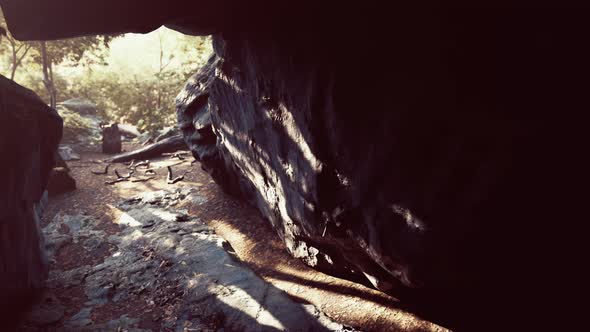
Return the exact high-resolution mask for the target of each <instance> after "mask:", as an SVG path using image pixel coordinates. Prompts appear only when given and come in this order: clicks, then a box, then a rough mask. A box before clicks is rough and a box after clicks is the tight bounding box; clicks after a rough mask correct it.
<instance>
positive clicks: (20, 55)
mask: <svg viewBox="0 0 590 332" xmlns="http://www.w3.org/2000/svg"><path fill="white" fill-rule="evenodd" d="M5 26H6V21H5V19H4V15H2V13H1V12H0V29H2V32H3V33H2V35H3V37H4V38H2V37H0V42H2V41H5V43H7V44H8V53H9V58H10V79H11V80H14V76H15V75H16V71H17V69H18V67H19V66H20V65H21V64H22V62H23V59H24V58H25V57H26V56H27V54H28V53H29V51H30V50H31V48H32V46H33V43H31V42H21V41H18V40H16V39H14V37H12V35H11V34H10V32H8V31H7V30H6V29H4V27H5ZM2 44H4V43H2ZM5 52H6V50H5V49H4V47H2V48H0V54H3V53H5Z"/></svg>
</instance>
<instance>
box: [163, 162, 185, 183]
mask: <svg viewBox="0 0 590 332" xmlns="http://www.w3.org/2000/svg"><path fill="white" fill-rule="evenodd" d="M167 168H168V177H167V178H166V183H167V184H175V183H176V182H179V181H182V180H184V175H181V176H178V177H175V178H173V175H172V167H170V166H168V167H167Z"/></svg>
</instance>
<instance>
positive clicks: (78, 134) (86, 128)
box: [58, 108, 100, 143]
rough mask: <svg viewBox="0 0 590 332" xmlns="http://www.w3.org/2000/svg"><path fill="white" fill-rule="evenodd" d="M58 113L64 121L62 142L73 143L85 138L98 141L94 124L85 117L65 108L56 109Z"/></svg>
mask: <svg viewBox="0 0 590 332" xmlns="http://www.w3.org/2000/svg"><path fill="white" fill-rule="evenodd" d="M58 113H59V115H60V116H61V117H62V119H63V121H64V130H63V138H62V141H63V142H67V143H75V142H78V141H80V138H87V137H89V138H91V139H92V138H93V137H95V138H96V139H99V137H100V136H99V135H98V133H97V129H96V123H93V122H92V121H91V120H90V119H88V118H87V117H84V116H81V115H80V114H78V113H76V112H74V111H71V110H68V109H66V108H58ZM97 136H98V137H97Z"/></svg>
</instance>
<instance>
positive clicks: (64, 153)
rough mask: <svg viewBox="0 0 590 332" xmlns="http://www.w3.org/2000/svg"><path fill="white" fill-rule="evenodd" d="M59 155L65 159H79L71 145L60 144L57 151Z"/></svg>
mask: <svg viewBox="0 0 590 332" xmlns="http://www.w3.org/2000/svg"><path fill="white" fill-rule="evenodd" d="M57 152H58V153H59V155H60V157H61V158H62V159H63V160H65V161H70V160H80V155H79V154H77V153H76V152H74V150H73V149H72V147H70V146H68V145H61V146H60V147H59V148H58V151H57Z"/></svg>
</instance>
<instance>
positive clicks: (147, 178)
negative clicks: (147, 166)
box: [131, 176, 156, 182]
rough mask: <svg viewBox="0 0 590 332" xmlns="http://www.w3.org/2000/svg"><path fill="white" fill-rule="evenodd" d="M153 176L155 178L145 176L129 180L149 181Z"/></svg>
mask: <svg viewBox="0 0 590 332" xmlns="http://www.w3.org/2000/svg"><path fill="white" fill-rule="evenodd" d="M155 178H156V177H155V176H148V177H145V178H135V179H133V180H131V182H146V181H149V180H152V179H155Z"/></svg>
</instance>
